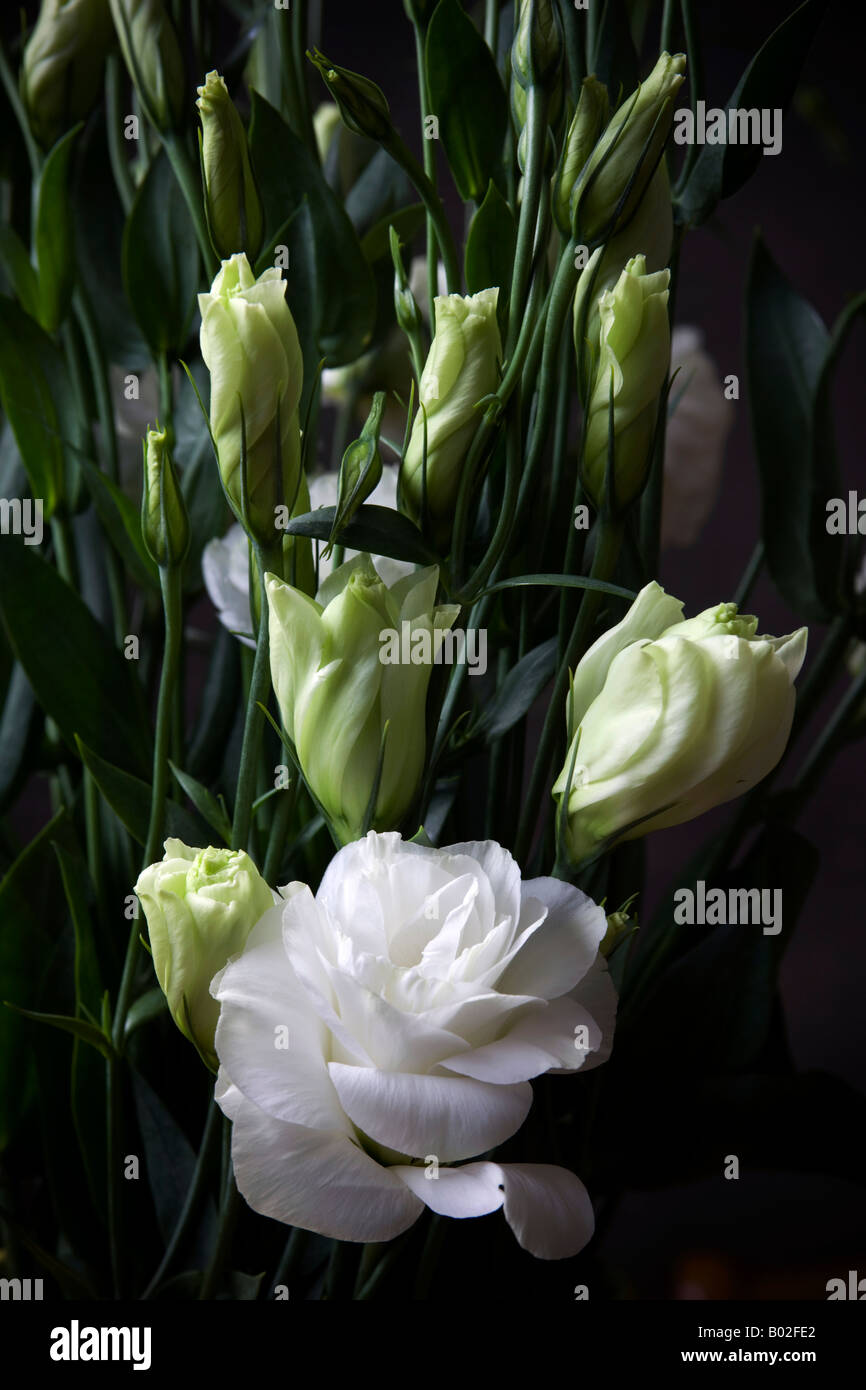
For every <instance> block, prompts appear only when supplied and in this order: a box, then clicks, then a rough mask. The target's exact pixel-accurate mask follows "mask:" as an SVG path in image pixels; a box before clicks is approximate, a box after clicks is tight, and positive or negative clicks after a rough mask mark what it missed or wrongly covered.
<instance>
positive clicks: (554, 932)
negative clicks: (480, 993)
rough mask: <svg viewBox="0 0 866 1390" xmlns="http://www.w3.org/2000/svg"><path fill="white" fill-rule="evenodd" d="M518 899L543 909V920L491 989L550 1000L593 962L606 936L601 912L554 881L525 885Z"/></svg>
mask: <svg viewBox="0 0 866 1390" xmlns="http://www.w3.org/2000/svg"><path fill="white" fill-rule="evenodd" d="M523 897H524V903H526V902H527V899H536V900H539V901H541V902H542V903H544V904H545V906H546V907H547V917H546V918H545V920H544V921H543V922H542V923H541V925H540V926H539V927H537V928H536V929H535V931H533V932H532V934H531V936H530V937H529V939H528V940H527V941H526V942H525V944H524V945H523V946H522V947H521V949H520V950H519V951H518V952H517V954H516V956H515V957H514V959H513V960H512V961H511V963H510V964H509V965H508V966H507V968H506V970H505V972H504V974H503V975H502V976H501V977H500V979H499V981H498V982H497V988H498V989H500V990H502V991H503V992H505V993H507V994H535V995H538V996H539V997H540V998H542V999H555V998H556V997H557V996H558V995H560V994H567V993H568V991H569V990H570V989H573V988H574V986H575V985H576V984H577V982H578V980H580V979H582V978H583V976H584V975H585V974H586V972H587V970H588V969H589V967H590V966H591V965H592V963H593V961H594V960H595V958H596V955H597V954H598V947H599V943H600V942H601V940H602V938H603V936H604V934H605V932H606V931H607V918H606V917H605V914H604V908H601V907H599V906H598V905H597V904H596V903H594V902H593V901H592V899H591V898H588V897H587V896H586V894H585V893H581V891H580V889H579V888H572V886H571V884H568V883H561V882H560V881H559V879H556V878H532V879H529V880H527V882H526V883H524V885H523Z"/></svg>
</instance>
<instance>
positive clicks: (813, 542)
mask: <svg viewBox="0 0 866 1390" xmlns="http://www.w3.org/2000/svg"><path fill="white" fill-rule="evenodd" d="M830 346H831V344H830V337H829V334H828V333H827V329H826V328H825V326H824V324H823V322H822V320H821V319H820V318H819V316H818V314H817V313H816V312H815V310H814V309H813V308H812V306H811V304H809V303H808V302H807V301H806V300H805V299H804V298H803V297H802V296H801V295H800V294H798V293H797V291H796V290H795V289H794V288H793V287H792V286H791V285H790V284H789V283H788V281H787V280H786V279H785V277H784V276H783V275H782V273H781V271H780V270H779V268H778V267H777V266H776V264H775V263H774V261H773V260H772V258H771V256H770V254H769V252H768V251H767V249H766V247H765V245H764V243H763V241H762V240H761V238H760V237H756V239H755V244H754V248H753V251H752V259H751V264H750V267H749V278H748V284H747V289H746V370H747V374H748V388H749V409H750V414H751V423H752V438H753V440H754V446H755V455H756V457H757V462H758V471H759V475H760V483H761V505H762V524H761V535H762V537H763V541H764V546H765V548H766V555H767V564H768V567H769V570H770V573H771V574H772V576H773V579H774V581H775V583H776V585H777V587H778V589H779V591H780V593H781V594H782V595H783V597H784V598H785V599H786V601H787V602H788V603H790V605H791V607H792V608H794V609H796V610H797V611H798V612H800V613H802V614H803V616H804V617H807V618H811V619H812V620H814V621H818V622H822V621H826V619H827V617H828V616H829V614H830V613H831V612H832V610H833V608H834V605H835V602H836V600H837V593H838V583H839V573H840V565H841V562H842V559H843V548H842V546H841V545H840V541H839V537H838V536H830V535H828V533H827V511H826V504H827V500H828V499H829V498H831V497H837V496H838V495H839V488H840V484H839V479H838V472H837V469H836V462H835V458H834V453H833V449H832V443H829V445H828V441H827V440H826V439H822V440H820V441H819V439H818V435H819V433H821V431H816V430H815V428H814V424H813V422H814V420H815V401H816V395H817V392H818V389H819V384H820V383H821V381H822V380H823V379H824V367H825V363H826V361H827V359H828V353H829V351H830ZM825 428H826V422H825ZM813 440H814V441H815V443H814V445H813Z"/></svg>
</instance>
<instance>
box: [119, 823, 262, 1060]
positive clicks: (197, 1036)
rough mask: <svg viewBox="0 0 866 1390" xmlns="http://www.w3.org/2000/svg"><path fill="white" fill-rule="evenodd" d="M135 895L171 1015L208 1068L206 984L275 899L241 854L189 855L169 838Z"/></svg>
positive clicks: (213, 1009) (211, 1055)
mask: <svg viewBox="0 0 866 1390" xmlns="http://www.w3.org/2000/svg"><path fill="white" fill-rule="evenodd" d="M135 891H136V894H137V895H138V899H139V901H140V903H141V906H142V909H143V910H144V915H145V917H146V918H147V926H148V932H149V936H150V949H151V951H152V953H153V968H154V970H155V971H156V978H157V980H158V981H159V986H160V989H161V990H162V992H163V994H164V995H165V997H166V999H167V1001H168V1007H169V1009H170V1010H171V1016H172V1018H173V1019H174V1021H175V1023H176V1024H177V1026H178V1028H179V1029H180V1031H181V1032H182V1033H183V1035H184V1037H186V1038H189V1040H190V1042H192V1043H194V1044H195V1046H196V1047H197V1048H198V1050H199V1052H200V1053H201V1055H202V1057H203V1058H204V1060H205V1061H206V1062H207V1063H208V1065H209V1066H211V1067H213V1068H214V1070H215V1069H216V1054H215V1052H214V1034H215V1031H216V1025H217V1020H218V1018H219V1011H220V1010H219V1004H218V1003H217V1001H216V1000H215V999H214V998H212V997H211V993H210V983H211V980H212V979H213V978H214V976H215V975H216V974H217V972H218V971H219V970H221V969H222V967H223V966H224V965H225V964H226V962H227V961H228V959H229V956H235V955H237V954H238V953H239V952H240V951H241V950H243V947H244V943H245V942H246V939H247V937H248V936H249V934H250V932H251V931H252V929H253V927H254V926H255V925H256V923H257V922H258V921H259V920H260V918H262V917H263V916H264V914H265V913H266V912H267V911H268V910H269V909H270V908H272V907H273V905H274V903H275V902H278V901H279V899H278V898H277V896H276V894H274V893H272V892H271V890H270V888H269V887H268V885H267V884H266V883H265V881H264V879H263V878H262V876H261V874H260V873H259V871H258V869H257V868H256V866H255V864H254V863H253V861H252V860H251V859H250V857H249V855H248V854H245V853H244V851H243V850H229V849H213V848H209V849H191V848H190V847H189V846H188V845H185V844H184V843H183V841H182V840H172V839H169V840H166V842H165V854H164V857H163V859H162V860H161V861H160V862H159V863H156V864H150V865H149V866H148V867H147V868H146V869H144V870H143V871H142V873H141V874H140V875H139V879H138V882H137V883H136V885H135Z"/></svg>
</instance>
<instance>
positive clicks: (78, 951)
mask: <svg viewBox="0 0 866 1390" xmlns="http://www.w3.org/2000/svg"><path fill="white" fill-rule="evenodd" d="M54 853H55V854H56V855H57V862H58V864H59V865H60V876H61V879H62V881H63V891H64V893H65V894H66V902H67V904H68V907H69V913H70V916H71V917H72V928H73V931H74V933H75V1003H76V1008H77V1010H78V1011H79V1012H81V1011H83V1010H85V1009H87V1010H89V1012H90V1013H91V1014H93V1015H94V1017H96V1016H98V1014H99V1009H100V1004H101V1001H102V993H103V991H102V979H101V974H100V969H99V958H98V955H97V951H96V940H95V937H94V932H93V921H92V918H91V909H90V904H89V903H88V900H87V899H88V894H87V883H88V878H87V868H86V866H85V864H84V861H83V860H81V859H79V858H77V857H74V856H73V855H71V854H70V853H69V852H68V850H65V849H64V848H63V846H62V845H58V844H55V845H54Z"/></svg>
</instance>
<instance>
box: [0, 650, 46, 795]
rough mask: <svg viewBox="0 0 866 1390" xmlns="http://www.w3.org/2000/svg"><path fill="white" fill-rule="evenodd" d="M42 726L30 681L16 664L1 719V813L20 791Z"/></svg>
mask: <svg viewBox="0 0 866 1390" xmlns="http://www.w3.org/2000/svg"><path fill="white" fill-rule="evenodd" d="M40 724H41V720H40V718H39V712H38V710H37V708H36V701H35V699H34V697H33V690H32V688H31V686H30V682H29V681H28V679H27V677H26V675H25V674H24V671H23V669H22V668H21V666H20V665H19V663H18V662H17V661H16V663H15V665H14V667H13V669H12V675H11V677H10V680H9V687H8V689H7V691H6V700H5V703H4V705H3V715H2V717H0V812H2V811H3V810H5V808H6V806H8V805H9V803H10V802H11V801H12V800H13V798H14V797H15V796H16V794H17V792H18V790H19V788H20V785H21V781H22V778H23V777H24V776H25V774H26V770H27V766H28V763H29V759H30V755H31V754H32V752H33V751H34V748H35V746H36V743H37V740H38V737H39V728H40Z"/></svg>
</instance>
